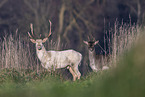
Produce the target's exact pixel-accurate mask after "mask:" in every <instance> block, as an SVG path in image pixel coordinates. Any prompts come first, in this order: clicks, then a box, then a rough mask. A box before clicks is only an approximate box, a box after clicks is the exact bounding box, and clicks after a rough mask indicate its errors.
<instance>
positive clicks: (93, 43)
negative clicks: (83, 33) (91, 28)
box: [83, 37, 99, 51]
mask: <svg viewBox="0 0 145 97" xmlns="http://www.w3.org/2000/svg"><path fill="white" fill-rule="evenodd" d="M83 42H84V43H85V44H87V45H88V49H89V50H90V51H93V50H94V49H95V47H94V46H95V45H96V44H97V43H98V42H99V40H97V41H96V40H95V39H93V40H90V39H89V37H88V41H83Z"/></svg>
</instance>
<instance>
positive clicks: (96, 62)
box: [83, 38, 109, 72]
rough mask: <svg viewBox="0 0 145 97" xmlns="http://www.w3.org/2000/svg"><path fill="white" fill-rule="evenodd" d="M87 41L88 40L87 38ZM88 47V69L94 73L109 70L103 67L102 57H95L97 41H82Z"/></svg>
mask: <svg viewBox="0 0 145 97" xmlns="http://www.w3.org/2000/svg"><path fill="white" fill-rule="evenodd" d="M88 39H89V38H88ZM83 42H84V43H85V44H87V46H88V50H89V61H90V67H91V69H92V70H93V71H94V72H97V71H99V70H105V69H109V67H108V66H103V64H102V61H103V57H104V56H103V55H96V52H95V45H96V44H98V42H99V41H95V40H93V41H92V40H90V39H89V41H83Z"/></svg>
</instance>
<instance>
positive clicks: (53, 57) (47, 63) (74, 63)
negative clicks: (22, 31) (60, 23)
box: [36, 39, 82, 80]
mask: <svg viewBox="0 0 145 97" xmlns="http://www.w3.org/2000/svg"><path fill="white" fill-rule="evenodd" d="M39 48H42V49H39ZM36 53H37V56H38V58H39V60H40V61H41V65H42V66H43V67H44V68H46V69H48V70H49V71H50V70H52V69H53V70H55V69H59V68H67V69H69V70H70V71H72V72H74V73H72V75H73V77H74V80H75V77H78V79H80V76H81V73H80V72H79V70H78V65H80V63H81V60H82V55H81V54H80V53H79V52H77V51H75V50H64V51H46V49H45V47H44V45H43V44H42V40H41V39H37V40H36ZM70 68H71V69H70Z"/></svg>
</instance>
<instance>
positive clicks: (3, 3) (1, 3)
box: [0, 0, 8, 8]
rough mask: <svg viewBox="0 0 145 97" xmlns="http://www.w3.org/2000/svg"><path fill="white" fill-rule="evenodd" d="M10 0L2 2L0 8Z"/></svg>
mask: <svg viewBox="0 0 145 97" xmlns="http://www.w3.org/2000/svg"><path fill="white" fill-rule="evenodd" d="M7 1H8V0H3V1H2V2H0V8H1V7H2V6H3V5H4V4H5V3H6V2H7Z"/></svg>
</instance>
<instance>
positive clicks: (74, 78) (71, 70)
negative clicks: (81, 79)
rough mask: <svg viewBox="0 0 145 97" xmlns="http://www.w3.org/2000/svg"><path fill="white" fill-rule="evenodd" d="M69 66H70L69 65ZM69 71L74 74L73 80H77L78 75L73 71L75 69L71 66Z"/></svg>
mask: <svg viewBox="0 0 145 97" xmlns="http://www.w3.org/2000/svg"><path fill="white" fill-rule="evenodd" d="M67 68H68V67H67ZM69 71H70V73H71V74H72V76H73V81H75V80H76V77H77V75H76V74H75V72H74V71H73V69H72V68H71V67H69Z"/></svg>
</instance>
